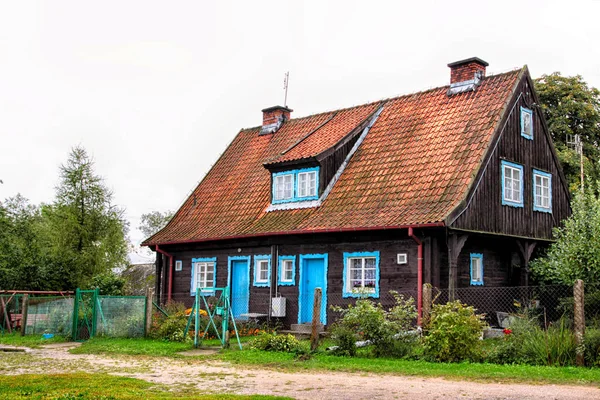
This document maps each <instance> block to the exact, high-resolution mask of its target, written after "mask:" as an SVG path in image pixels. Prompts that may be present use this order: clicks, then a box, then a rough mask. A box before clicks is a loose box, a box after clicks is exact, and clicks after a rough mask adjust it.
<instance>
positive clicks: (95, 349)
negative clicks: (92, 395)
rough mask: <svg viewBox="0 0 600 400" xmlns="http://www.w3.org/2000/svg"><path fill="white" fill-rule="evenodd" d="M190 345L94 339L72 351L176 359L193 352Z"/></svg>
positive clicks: (155, 341)
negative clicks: (178, 355) (183, 352)
mask: <svg viewBox="0 0 600 400" xmlns="http://www.w3.org/2000/svg"><path fill="white" fill-rule="evenodd" d="M192 348H193V345H191V344H189V343H179V342H167V341H165V340H153V339H122V338H93V339H90V340H88V341H86V342H83V344H82V345H81V346H79V347H76V348H74V349H72V350H71V353H74V354H128V355H144V356H154V357H174V356H176V355H177V353H179V352H182V351H186V350H191V349H192Z"/></svg>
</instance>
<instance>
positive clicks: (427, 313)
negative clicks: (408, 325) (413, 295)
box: [421, 283, 432, 326]
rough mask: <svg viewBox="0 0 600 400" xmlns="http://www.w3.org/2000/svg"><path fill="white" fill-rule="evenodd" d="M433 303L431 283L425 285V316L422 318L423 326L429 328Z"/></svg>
mask: <svg viewBox="0 0 600 400" xmlns="http://www.w3.org/2000/svg"><path fill="white" fill-rule="evenodd" d="M431 303H432V287H431V284H430V283H425V284H423V311H422V312H423V316H422V318H421V326H427V324H429V317H430V315H431Z"/></svg>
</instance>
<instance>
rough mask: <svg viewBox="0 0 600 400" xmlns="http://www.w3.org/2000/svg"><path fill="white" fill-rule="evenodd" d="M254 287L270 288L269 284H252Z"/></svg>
mask: <svg viewBox="0 0 600 400" xmlns="http://www.w3.org/2000/svg"><path fill="white" fill-rule="evenodd" d="M252 286H254V287H269V282H268V281H267V282H252Z"/></svg>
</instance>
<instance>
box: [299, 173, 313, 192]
mask: <svg viewBox="0 0 600 400" xmlns="http://www.w3.org/2000/svg"><path fill="white" fill-rule="evenodd" d="M316 195H317V171H307V172H300V173H298V197H299V198H302V197H314V196H316Z"/></svg>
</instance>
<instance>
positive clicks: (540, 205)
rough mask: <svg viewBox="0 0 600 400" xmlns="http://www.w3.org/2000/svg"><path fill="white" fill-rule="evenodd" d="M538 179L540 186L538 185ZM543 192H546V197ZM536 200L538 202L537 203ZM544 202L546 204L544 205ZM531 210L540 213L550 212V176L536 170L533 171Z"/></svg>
mask: <svg viewBox="0 0 600 400" xmlns="http://www.w3.org/2000/svg"><path fill="white" fill-rule="evenodd" d="M538 179H539V180H540V185H538V182H537V180H538ZM544 183H545V185H544ZM544 190H546V191H547V193H546V195H544ZM540 191H541V193H540ZM538 199H539V200H540V202H538ZM544 200H545V201H546V202H547V204H544ZM533 209H534V210H535V211H541V212H548V213H551V212H552V175H551V174H549V173H547V172H543V171H539V170H537V169H534V170H533Z"/></svg>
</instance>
